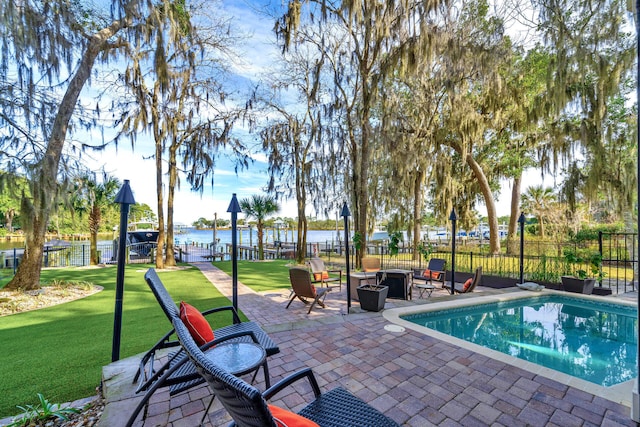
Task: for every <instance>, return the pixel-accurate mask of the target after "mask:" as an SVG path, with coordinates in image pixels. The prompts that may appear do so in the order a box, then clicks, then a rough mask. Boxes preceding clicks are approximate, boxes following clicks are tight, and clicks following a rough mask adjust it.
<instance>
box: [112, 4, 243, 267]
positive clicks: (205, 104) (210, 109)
mask: <svg viewBox="0 0 640 427" xmlns="http://www.w3.org/2000/svg"><path fill="white" fill-rule="evenodd" d="M210 7H211V2H207V3H193V2H191V3H189V4H182V3H179V4H177V5H175V7H174V16H175V19H176V20H177V25H175V27H167V28H166V31H165V32H159V33H158V37H157V40H156V45H157V46H159V47H161V48H158V49H156V50H155V51H151V50H144V49H142V46H141V47H140V48H139V49H137V51H138V52H139V54H138V56H137V57H136V60H135V61H132V63H131V65H130V66H129V67H128V68H127V70H126V71H125V72H124V73H122V74H121V80H122V82H123V83H124V86H125V87H126V88H127V90H128V91H129V92H131V93H132V94H133V98H134V100H135V102H128V103H126V104H124V105H123V106H122V107H121V110H122V111H123V113H122V115H121V117H120V119H119V121H120V122H122V124H123V126H122V134H123V135H126V136H128V137H129V138H131V139H132V142H133V140H135V138H136V137H137V133H138V132H140V131H145V132H146V131H149V132H150V133H151V134H152V136H153V140H154V143H155V155H154V158H155V163H156V196H157V210H158V226H159V236H158V250H157V251H156V260H155V263H156V267H157V268H164V267H165V266H173V265H175V263H176V261H175V256H174V249H173V242H174V238H173V232H174V230H173V228H174V227H173V208H174V198H175V191H176V188H179V187H180V181H179V177H180V176H179V172H180V171H183V172H184V173H185V174H186V180H187V182H188V183H189V184H190V185H191V188H192V189H193V190H196V191H202V189H203V187H204V183H205V178H206V177H208V176H213V173H214V168H215V159H216V156H217V155H218V154H219V153H220V152H221V151H222V150H223V149H224V148H229V149H230V150H229V151H230V152H231V153H235V154H236V155H237V158H236V161H237V162H238V163H240V165H241V166H242V167H245V166H246V162H247V161H246V157H245V154H244V151H245V150H244V146H243V144H242V143H240V141H238V140H237V139H235V138H232V137H231V136H230V132H231V130H232V127H233V123H234V122H235V121H236V120H237V119H238V118H239V117H240V115H241V114H242V113H243V111H245V109H244V108H237V107H233V108H229V107H226V106H225V103H224V100H225V99H227V98H228V97H229V95H228V93H227V91H226V90H225V89H224V86H223V85H222V83H221V81H223V79H224V72H225V71H226V66H225V65H224V64H225V62H231V61H232V60H233V55H234V54H233V52H232V50H231V47H232V45H233V43H234V42H235V39H236V36H234V35H233V32H232V31H230V30H229V28H228V22H227V21H226V20H225V19H223V18H222V16H221V15H219V16H216V17H212V15H211V14H209V13H207V12H206V11H207V10H208V8H210ZM192 20H196V21H197V22H198V23H199V24H198V26H197V27H196V26H194V25H192V24H191V21H192ZM172 28H173V29H172ZM167 34H172V35H173V37H172V38H168V37H167ZM158 52H161V53H162V61H163V62H164V63H165V68H164V72H163V74H157V73H155V72H154V69H153V63H154V61H157V60H158ZM165 155H166V160H165ZM165 163H166V167H165ZM165 170H166V171H167V175H168V185H167V201H166V213H167V215H166V221H165V208H164V206H165V201H164V189H165V185H164V180H165V178H164V176H165ZM165 222H166V228H165ZM164 248H166V253H165V252H164Z"/></svg>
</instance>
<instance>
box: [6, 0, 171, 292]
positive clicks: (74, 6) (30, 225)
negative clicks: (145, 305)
mask: <svg viewBox="0 0 640 427" xmlns="http://www.w3.org/2000/svg"><path fill="white" fill-rule="evenodd" d="M172 5H173V2H170V1H161V0H158V1H157V2H155V3H154V2H149V1H143V0H133V1H119V0H116V1H114V2H112V4H111V13H110V14H109V15H108V16H102V15H101V14H100V13H98V11H96V10H88V9H84V8H83V6H84V5H83V4H82V3H81V2H72V1H68V0H44V1H40V0H26V1H25V0H7V1H4V2H2V3H1V4H0V20H2V25H0V33H1V34H0V35H1V36H2V39H3V40H4V43H3V44H2V47H1V48H0V64H1V66H0V85H1V89H2V90H1V91H0V93H2V95H1V96H2V99H1V100H0V102H2V115H1V116H0V121H1V123H2V125H3V128H5V129H6V132H3V134H2V136H0V146H2V147H3V148H9V149H11V150H12V151H13V152H14V153H16V152H17V153H20V155H21V156H20V157H11V158H7V159H6V160H7V164H5V165H4V167H5V168H7V170H10V171H20V172H21V173H22V174H24V175H25V176H27V177H28V179H29V185H30V193H29V194H30V195H29V196H27V195H26V193H25V195H24V196H23V197H22V201H21V209H20V214H21V217H22V219H23V230H24V232H25V246H26V247H25V252H24V255H23V258H22V261H21V263H20V265H19V267H18V270H17V272H16V275H15V276H14V278H13V279H12V280H11V281H10V282H9V283H8V284H7V288H8V289H34V288H38V287H39V286H40V285H39V281H40V268H41V265H42V256H43V245H44V238H45V232H46V230H47V225H48V219H49V215H50V214H51V213H52V212H53V211H54V209H55V206H56V201H57V199H58V197H59V191H58V189H59V184H58V179H59V177H60V175H59V174H60V173H61V172H63V171H61V170H60V165H61V159H62V158H63V154H64V153H65V149H67V148H68V147H67V146H66V143H67V140H68V139H69V136H70V135H71V134H73V133H74V132H78V131H79V130H80V129H81V128H84V129H91V128H92V127H95V126H96V125H97V123H96V121H95V119H96V117H97V113H98V111H99V109H96V110H95V111H92V112H90V113H93V114H90V115H89V117H88V118H87V115H86V114H83V115H80V116H75V117H74V112H75V111H76V109H77V108H79V98H80V95H81V93H82V92H83V89H84V88H85V86H86V85H87V83H88V82H89V81H90V79H91V73H92V70H93V69H94V66H95V65H96V64H97V63H102V64H108V63H110V62H112V61H114V60H115V59H116V58H118V55H122V56H121V57H120V58H123V59H124V58H126V55H127V54H128V53H131V51H130V50H129V48H130V47H131V44H130V42H131V41H132V40H139V41H144V42H145V43H147V44H148V46H150V47H151V48H152V49H153V45H154V43H155V36H156V35H157V33H158V32H159V31H162V30H163V29H164V28H166V27H165V26H164V25H160V24H161V23H164V22H166V23H168V25H169V26H171V25H174V24H175V23H176V22H179V21H178V20H175V19H173V18H174V16H173V8H172ZM158 53H159V54H158V55H157V57H156V58H157V61H156V62H155V63H154V65H155V70H156V71H157V72H159V73H160V74H162V73H163V72H164V65H165V64H164V61H163V60H162V55H161V54H160V52H158ZM9 100H11V102H10V101H9Z"/></svg>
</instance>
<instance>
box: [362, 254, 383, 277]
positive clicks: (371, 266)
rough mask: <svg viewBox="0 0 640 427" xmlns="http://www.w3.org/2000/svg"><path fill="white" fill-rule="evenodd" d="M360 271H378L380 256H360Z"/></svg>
mask: <svg viewBox="0 0 640 427" xmlns="http://www.w3.org/2000/svg"><path fill="white" fill-rule="evenodd" d="M362 271H364V272H365V273H369V272H373V271H380V258H376V257H372V256H366V257H362Z"/></svg>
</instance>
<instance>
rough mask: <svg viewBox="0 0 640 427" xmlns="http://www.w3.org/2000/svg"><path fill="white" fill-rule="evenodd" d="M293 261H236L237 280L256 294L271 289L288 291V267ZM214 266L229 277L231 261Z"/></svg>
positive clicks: (220, 262)
mask: <svg viewBox="0 0 640 427" xmlns="http://www.w3.org/2000/svg"><path fill="white" fill-rule="evenodd" d="M292 263H293V261H289V260H281V259H279V260H269V261H259V262H255V261H238V280H239V281H240V282H241V283H243V284H244V285H246V286H248V287H250V288H251V289H253V290H254V291H256V292H264V291H269V290H273V289H289V288H290V287H291V283H289V267H290V266H292ZM214 265H215V266H216V267H218V268H219V269H220V270H222V271H224V272H225V273H227V274H228V275H229V276H231V273H232V266H231V261H219V262H215V263H214Z"/></svg>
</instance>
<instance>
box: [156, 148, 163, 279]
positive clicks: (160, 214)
mask: <svg viewBox="0 0 640 427" xmlns="http://www.w3.org/2000/svg"><path fill="white" fill-rule="evenodd" d="M156 191H157V198H158V247H157V249H156V268H157V269H163V268H164V250H163V248H164V241H165V234H164V197H163V194H162V193H163V191H162V140H161V139H160V140H159V139H156Z"/></svg>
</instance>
